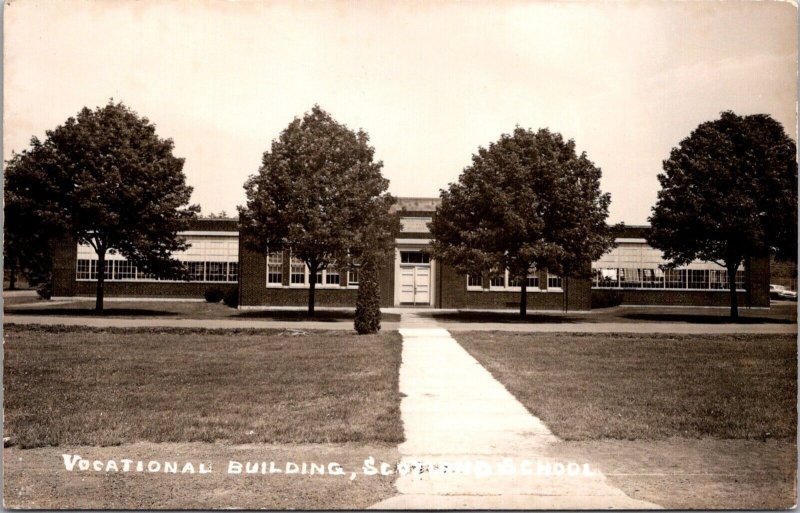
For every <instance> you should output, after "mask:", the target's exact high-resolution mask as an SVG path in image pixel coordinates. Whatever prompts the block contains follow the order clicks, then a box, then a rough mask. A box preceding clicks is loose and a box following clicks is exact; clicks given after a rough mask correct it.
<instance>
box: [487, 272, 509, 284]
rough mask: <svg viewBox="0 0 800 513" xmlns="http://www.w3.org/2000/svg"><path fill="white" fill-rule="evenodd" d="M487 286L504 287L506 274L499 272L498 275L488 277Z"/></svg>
mask: <svg viewBox="0 0 800 513" xmlns="http://www.w3.org/2000/svg"><path fill="white" fill-rule="evenodd" d="M489 286H490V287H505V286H506V275H505V274H501V275H498V276H492V277H491V278H490V279H489Z"/></svg>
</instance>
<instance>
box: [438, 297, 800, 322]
mask: <svg viewBox="0 0 800 513" xmlns="http://www.w3.org/2000/svg"><path fill="white" fill-rule="evenodd" d="M424 315H427V316H429V317H432V318H435V319H436V320H438V321H443V322H452V323H463V324H469V323H486V322H498V323H503V324H542V323H544V324H573V323H585V322H588V323H601V322H603V323H605V322H613V323H626V324H627V323H637V324H641V323H651V322H660V323H664V322H669V323H687V324H722V323H730V322H732V321H731V318H730V310H729V309H728V308H703V307H692V306H684V307H677V306H646V307H641V306H639V307H637V306H618V307H613V308H602V309H596V310H592V311H589V312H562V311H557V310H554V311H548V312H542V311H537V312H529V313H528V315H527V316H526V317H525V318H521V317H520V316H519V314H518V313H517V312H513V311H494V312H493V311H485V310H484V311H469V310H463V311H456V312H453V311H438V310H430V311H429V312H426V313H425V314H424ZM736 322H738V323H740V324H796V323H797V303H795V302H789V301H781V302H773V303H772V304H771V305H770V308H769V309H768V310H767V309H761V308H758V309H748V308H743V307H740V308H739V319H738V320H737V321H736Z"/></svg>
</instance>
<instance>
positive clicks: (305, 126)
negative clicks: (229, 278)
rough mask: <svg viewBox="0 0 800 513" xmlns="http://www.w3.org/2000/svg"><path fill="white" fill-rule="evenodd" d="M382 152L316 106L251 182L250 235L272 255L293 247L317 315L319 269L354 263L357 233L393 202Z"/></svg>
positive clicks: (246, 233) (244, 226) (246, 227)
mask: <svg viewBox="0 0 800 513" xmlns="http://www.w3.org/2000/svg"><path fill="white" fill-rule="evenodd" d="M374 153H375V150H374V149H373V148H372V147H371V146H370V145H369V137H368V136H367V134H366V132H364V131H363V130H359V131H357V132H354V131H353V130H350V129H349V128H347V127H346V126H345V125H343V124H341V123H338V122H337V121H336V120H334V119H333V118H332V117H331V115H330V114H328V113H327V112H325V111H324V110H322V109H321V108H320V107H319V106H317V105H315V106H314V107H313V108H312V109H311V111H310V112H308V113H306V114H305V115H304V116H303V118H302V119H298V118H295V119H294V120H293V121H292V122H291V123H290V124H289V126H288V127H287V128H286V129H285V130H284V131H283V132H281V134H280V136H279V137H278V139H276V140H274V141H273V142H272V146H271V148H270V149H269V150H268V151H266V152H265V153H264V156H263V158H262V163H261V167H260V169H259V171H258V174H256V175H253V176H251V177H250V178H249V179H248V180H247V182H246V183H245V186H244V187H245V191H246V194H247V204H246V206H244V207H240V208H239V214H240V222H241V236H242V241H243V243H244V244H245V245H246V246H247V247H249V248H250V249H252V250H253V251H258V252H261V253H264V254H266V253H267V252H268V251H269V252H273V251H284V252H285V253H291V255H292V256H293V257H296V258H298V259H300V260H301V261H302V262H303V263H304V264H305V265H306V267H307V268H308V272H309V277H310V280H309V281H310V283H309V289H308V315H309V316H313V315H314V303H315V298H314V295H315V286H316V283H315V282H316V280H315V279H314V277H315V276H316V274H317V273H318V272H320V271H322V270H324V269H327V268H328V267H329V266H332V265H336V266H337V267H340V268H342V267H344V266H346V265H347V263H348V260H349V259H350V258H352V257H351V256H349V253H350V252H351V251H352V250H354V249H355V242H354V234H357V233H360V232H362V231H363V230H364V229H365V227H366V226H368V225H369V223H370V222H371V221H372V220H373V219H374V216H376V215H380V214H381V212H383V211H384V210H386V211H388V206H389V205H390V204H391V203H392V202H393V199H392V198H391V196H390V195H389V194H388V193H387V192H386V190H387V188H388V186H389V181H388V180H387V179H385V178H384V177H383V176H382V175H381V168H382V167H383V163H382V162H380V161H378V162H375V161H374V160H373V157H374Z"/></svg>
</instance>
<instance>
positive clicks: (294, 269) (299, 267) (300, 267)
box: [289, 257, 306, 285]
mask: <svg viewBox="0 0 800 513" xmlns="http://www.w3.org/2000/svg"><path fill="white" fill-rule="evenodd" d="M289 281H290V282H291V283H293V284H296V285H298V284H300V285H301V284H304V283H305V282H306V264H304V263H303V261H302V260H299V259H297V258H295V257H292V259H291V260H290V272H289Z"/></svg>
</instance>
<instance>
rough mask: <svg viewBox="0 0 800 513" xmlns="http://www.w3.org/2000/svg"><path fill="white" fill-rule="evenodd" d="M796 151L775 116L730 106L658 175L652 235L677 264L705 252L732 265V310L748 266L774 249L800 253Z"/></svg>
mask: <svg viewBox="0 0 800 513" xmlns="http://www.w3.org/2000/svg"><path fill="white" fill-rule="evenodd" d="M795 154H796V147H795V143H794V141H792V139H790V138H789V136H788V135H787V134H786V132H785V131H784V129H783V126H781V124H780V123H778V122H777V121H775V120H774V119H772V118H771V117H770V116H768V115H765V114H757V115H750V116H738V115H736V114H734V113H733V112H730V111H727V112H723V113H722V114H721V116H720V118H719V119H717V120H714V121H708V122H705V123H702V124H700V125H699V126H698V127H697V128H696V129H695V130H694V131H692V133H691V134H690V135H689V136H688V137H687V138H685V139H684V140H682V141H681V142H680V144H679V145H678V147H676V148H673V149H672V151H671V152H670V156H669V158H668V159H667V160H665V161H664V173H662V174H659V175H658V180H659V182H660V183H661V190H660V191H659V192H658V199H657V202H656V205H655V206H654V207H653V213H652V215H651V217H650V219H649V220H650V224H651V226H652V230H651V231H650V234H649V236H648V242H649V243H650V244H651V245H652V246H654V247H656V248H659V249H661V250H662V251H663V252H664V256H665V258H666V259H667V260H669V261H670V263H671V265H673V266H678V265H683V264H687V263H689V262H691V261H692V260H695V259H700V260H707V261H712V262H716V263H718V264H719V265H721V266H723V267H725V268H726V269H727V271H728V277H729V290H730V304H731V316H732V317H737V316H738V300H737V295H736V286H735V280H734V279H733V277H734V276H735V273H736V271H737V270H738V269H739V266H740V265H742V264H745V263H746V262H747V260H748V259H749V258H752V257H757V256H767V255H770V254H772V255H774V256H775V257H776V258H778V259H784V260H786V259H788V260H793V261H796V259H797V161H796V157H795Z"/></svg>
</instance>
